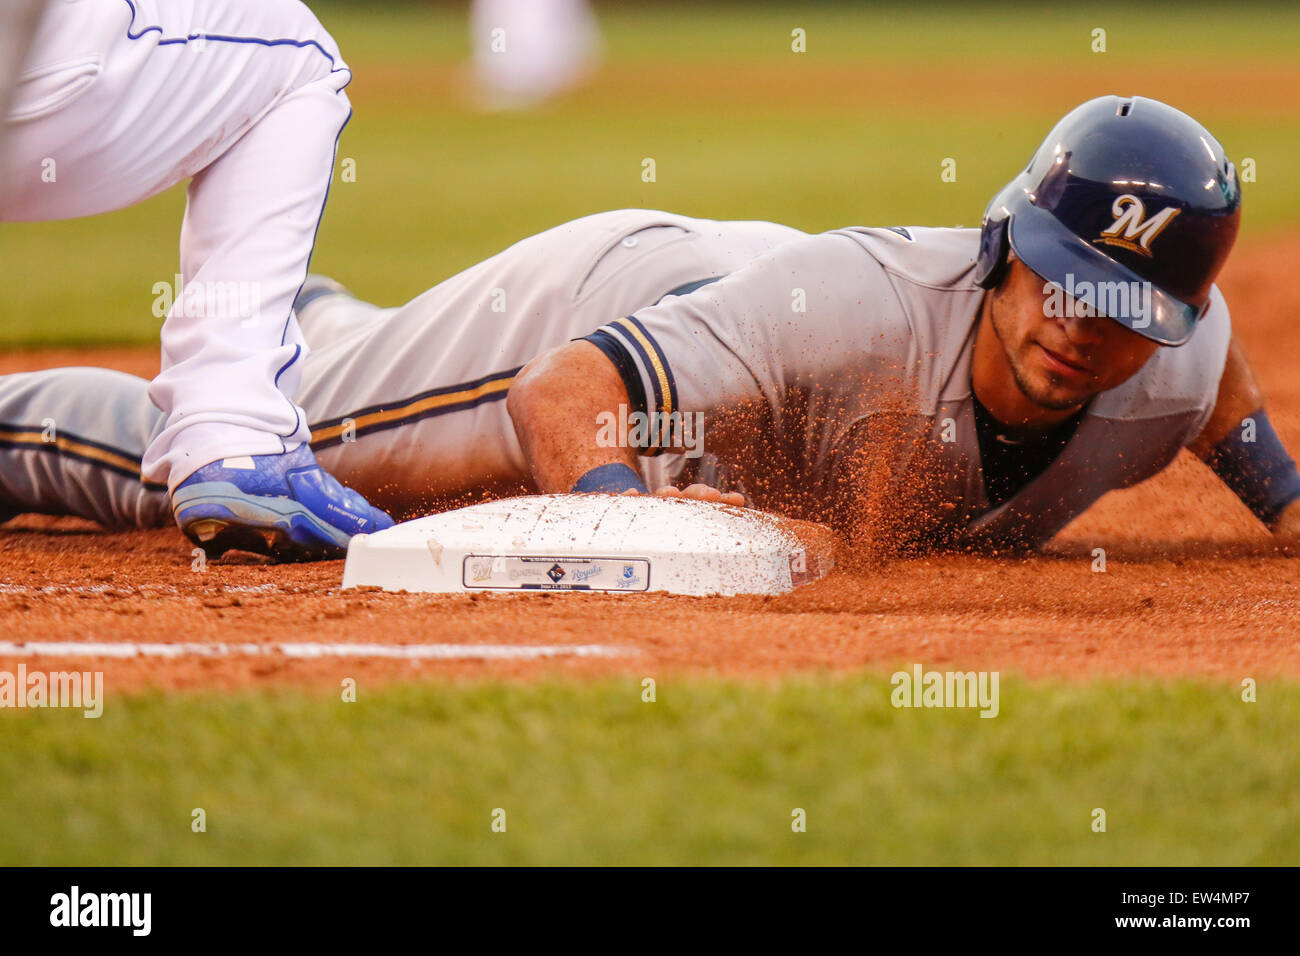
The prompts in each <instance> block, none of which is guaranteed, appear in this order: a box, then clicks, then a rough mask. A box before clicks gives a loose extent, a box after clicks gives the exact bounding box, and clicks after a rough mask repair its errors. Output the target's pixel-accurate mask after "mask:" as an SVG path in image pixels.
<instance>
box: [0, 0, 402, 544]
mask: <svg viewBox="0 0 1300 956" xmlns="http://www.w3.org/2000/svg"><path fill="white" fill-rule="evenodd" d="M65 8H66V9H65ZM31 59H32V60H34V61H39V63H42V64H44V65H45V66H44V68H42V69H39V70H37V71H36V73H32V71H31V70H29V71H28V73H29V74H32V77H31V82H29V83H27V84H26V85H25V88H20V89H19V91H18V96H17V97H16V102H15V110H14V112H13V113H11V115H10V117H9V130H10V132H11V134H12V146H13V148H14V154H15V155H14V172H15V174H16V175H15V177H13V179H12V180H11V181H9V182H6V183H4V184H0V185H3V187H4V188H3V190H2V191H0V218H8V219H49V218H61V217H69V216H79V215H90V214H93V213H97V212H103V211H106V210H108V209H112V208H118V207H121V206H125V205H129V204H130V203H132V202H135V201H139V200H141V199H145V198H148V196H151V195H153V194H155V193H157V192H160V191H162V190H163V189H165V188H167V187H168V186H171V185H173V184H174V183H176V182H179V181H183V180H184V179H186V178H189V177H190V176H193V180H192V182H191V185H190V190H189V203H188V206H187V210H186V216H185V222H184V225H183V228H182V235H181V273H182V278H183V281H184V291H183V294H182V295H181V296H180V297H179V298H178V300H177V301H176V302H175V304H174V305H173V306H172V309H171V310H170V312H169V314H168V317H167V321H166V323H165V324H164V327H163V332H162V344H163V361H162V371H161V373H160V375H159V376H158V378H157V379H156V380H155V381H154V383H153V385H152V387H151V389H150V397H151V398H152V399H153V400H154V401H155V402H156V403H157V404H158V406H159V407H160V408H162V409H163V410H164V412H165V413H166V421H165V423H164V427H163V429H162V430H161V431H160V432H159V433H158V434H157V435H156V436H155V437H154V439H153V441H152V443H151V444H150V446H149V448H148V449H147V450H146V452H145V456H144V461H143V473H144V475H145V476H146V478H148V479H149V480H152V481H158V482H165V483H166V484H167V486H168V488H169V489H170V490H171V492H172V495H173V504H174V508H175V515H176V520H177V522H178V523H179V524H180V526H181V528H182V530H184V531H185V532H186V534H188V535H189V536H190V537H191V538H193V539H195V540H196V541H199V543H201V544H203V545H204V547H205V548H207V549H208V550H209V552H210V553H214V554H215V553H220V552H221V551H222V550H225V548H227V547H253V548H254V549H255V550H261V551H264V552H267V553H274V554H276V555H279V556H283V557H308V558H314V557H326V556H335V555H340V554H341V553H342V551H343V548H344V547H345V546H346V543H347V540H348V538H349V537H350V536H351V535H352V534H354V533H356V532H357V531H358V530H375V529H377V528H381V527H384V526H386V525H387V524H388V523H390V522H389V519H388V518H387V516H386V515H384V514H382V512H378V511H376V510H375V509H373V508H371V507H370V506H369V505H368V504H367V503H366V502H365V501H364V500H363V499H361V498H360V496H358V495H356V494H355V493H353V492H349V491H347V490H346V489H344V488H342V487H341V486H339V485H338V483H337V482H335V481H334V479H332V478H331V477H330V476H328V475H326V474H325V473H324V472H322V471H321V470H320V468H319V467H318V466H317V465H316V463H315V460H314V458H313V457H312V454H311V451H310V449H309V448H308V446H307V445H306V442H307V440H308V438H309V431H308V428H307V423H306V418H305V416H304V415H303V412H302V410H301V409H300V408H299V407H298V406H297V405H296V404H295V403H294V401H293V400H292V396H293V393H294V391H295V390H296V388H297V385H298V381H299V378H300V376H301V374H302V361H303V359H304V358H305V355H306V345H305V342H304V341H303V338H302V336H301V333H300V331H299V329H298V327H297V323H296V321H295V319H294V317H293V313H292V308H291V307H292V303H293V299H294V296H295V294H296V293H297V291H298V288H299V286H300V285H301V284H302V281H303V278H304V277H305V275H306V272H307V263H308V260H309V259H310V255H311V250H312V246H313V243H314V241H315V234H316V229H317V226H318V224H319V221H320V216H321V213H322V210H323V207H324V203H325V199H326V196H327V195H328V192H329V184H330V180H331V178H332V174H333V164H334V155H335V149H336V144H337V140H338V136H339V134H340V132H341V130H342V127H343V126H344V124H345V123H346V122H347V118H348V116H349V115H350V108H349V106H348V102H347V99H346V97H345V96H344V95H343V93H342V89H343V87H344V86H345V85H346V84H347V82H348V80H349V79H350V76H351V74H350V73H349V72H348V69H347V67H346V65H345V64H344V63H343V61H342V58H341V57H340V56H339V54H338V50H337V47H336V46H335V44H334V42H333V40H332V39H331V38H330V37H329V35H328V34H327V33H326V32H325V31H324V29H323V28H322V27H321V26H320V24H319V23H318V22H317V21H316V19H315V17H314V16H313V15H312V14H311V12H310V11H309V10H307V8H306V7H305V6H303V5H302V4H301V3H298V2H296V0H214V2H211V3H198V2H196V0H175V2H172V3H168V4H166V5H160V4H155V3H152V2H149V0H138V2H136V3H134V4H127V3H125V2H122V0H83V2H81V3H79V4H77V5H76V6H75V7H72V6H70V5H63V4H58V5H55V6H54V7H52V8H51V13H50V15H49V16H47V17H46V19H45V21H44V22H43V23H42V25H41V29H40V31H39V32H38V37H37V43H36V44H35V47H34V52H33V57H32V58H31ZM104 117H112V119H113V122H112V123H106V122H105V120H104ZM231 462H234V464H230V463H231ZM249 462H251V465H250V464H248V463H249ZM204 469H207V470H206V471H204ZM182 485H184V486H185V489H184V492H183V493H182V487H181V486H182ZM259 542H260V546H259Z"/></svg>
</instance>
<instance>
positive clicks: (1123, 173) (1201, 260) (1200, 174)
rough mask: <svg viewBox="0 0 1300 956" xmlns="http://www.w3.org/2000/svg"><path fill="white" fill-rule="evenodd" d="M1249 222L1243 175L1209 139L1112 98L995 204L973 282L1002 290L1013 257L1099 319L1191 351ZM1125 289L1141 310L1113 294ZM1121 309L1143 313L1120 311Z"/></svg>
mask: <svg viewBox="0 0 1300 956" xmlns="http://www.w3.org/2000/svg"><path fill="white" fill-rule="evenodd" d="M1240 221H1241V187H1240V185H1239V184H1238V182H1237V171H1236V169H1235V168H1234V167H1233V165H1232V163H1231V162H1229V161H1228V158H1227V156H1225V155H1224V153H1223V147H1222V146H1220V145H1219V143H1218V141H1217V140H1215V138H1214V137H1213V136H1211V135H1210V134H1209V132H1208V131H1207V130H1206V129H1205V127H1203V126H1201V124H1200V123H1198V122H1196V120H1194V119H1192V118H1191V117H1190V116H1188V115H1187V114H1185V113H1181V112H1179V111H1178V110H1176V109H1174V108H1173V107H1172V106H1166V105H1165V104H1164V103H1161V102H1159V101H1157V100H1149V99H1145V98H1143V97H1140V96H1133V97H1119V96H1103V97H1099V98H1098V99H1095V100H1089V101H1088V102H1087V103H1084V104H1083V105H1082V106H1079V107H1077V108H1076V109H1074V110H1072V111H1071V112H1070V113H1069V114H1068V115H1067V116H1066V117H1065V118H1064V119H1062V120H1061V121H1060V122H1059V123H1057V124H1056V128H1055V129H1053V130H1052V132H1051V133H1049V134H1048V136H1047V139H1045V140H1044V141H1043V144H1042V145H1041V146H1039V147H1038V151H1037V152H1036V153H1035V154H1034V158H1033V159H1032V160H1030V162H1029V167H1028V168H1027V169H1026V170H1025V171H1024V172H1023V173H1021V174H1020V175H1019V176H1017V177H1016V178H1015V179H1014V180H1012V181H1011V182H1010V183H1009V184H1008V185H1007V187H1006V188H1005V189H1003V190H1002V191H1001V192H1000V193H998V194H997V196H995V197H994V198H993V201H992V202H991V203H989V206H988V209H987V210H985V213H984V224H983V232H982V234H981V236H980V251H979V260H978V262H977V264H976V274H975V278H976V281H978V282H979V284H980V285H982V286H984V287H985V288H992V287H993V286H995V285H997V283H998V281H999V280H1000V279H1001V277H1002V274H1003V272H1004V271H1005V269H1006V262H1007V249H1008V246H1009V247H1010V248H1011V249H1012V250H1013V251H1014V252H1015V254H1016V256H1017V257H1018V258H1019V259H1020V260H1021V261H1023V262H1024V263H1025V265H1027V266H1028V267H1029V268H1030V269H1032V270H1033V271H1034V272H1036V273H1037V274H1038V275H1039V276H1041V277H1042V278H1043V279H1045V280H1047V281H1048V282H1051V283H1054V284H1055V285H1057V286H1060V287H1061V288H1062V289H1064V290H1065V291H1067V292H1069V293H1070V294H1071V295H1073V296H1074V297H1075V298H1076V299H1078V300H1080V301H1083V302H1086V303H1087V304H1088V305H1090V306H1094V307H1095V308H1096V309H1097V311H1098V312H1100V313H1102V314H1105V315H1109V316H1110V317H1111V318H1113V319H1115V320H1116V321H1118V322H1120V323H1122V324H1123V325H1126V326H1128V327H1129V328H1131V329H1133V330H1134V331H1136V332H1138V333H1140V334H1141V335H1145V336H1146V337H1147V338H1149V339H1154V340H1155V341H1157V342H1160V343H1161V344H1163V345H1181V344H1182V343H1183V342H1186V341H1187V339H1188V338H1189V337H1190V336H1191V334H1192V331H1193V330H1194V329H1195V328H1196V322H1197V320H1198V319H1199V318H1201V316H1202V315H1204V313H1205V309H1206V308H1207V307H1208V302H1209V294H1210V285H1211V283H1213V282H1214V277H1215V276H1216V275H1217V274H1218V272H1219V269H1220V268H1221V267H1222V266H1223V262H1224V260H1225V259H1227V257H1228V252H1229V251H1230V250H1231V249H1232V243H1233V241H1234V240H1235V239H1236V237H1237V226H1238V225H1239V223H1240ZM1120 284H1122V285H1123V288H1124V289H1125V290H1127V289H1133V290H1140V291H1141V292H1142V298H1141V300H1137V299H1129V298H1128V297H1127V295H1126V296H1125V297H1123V298H1121V297H1120V296H1119V295H1118V294H1111V295H1107V294H1105V293H1106V292H1111V293H1116V290H1117V289H1119V286H1120ZM1108 301H1109V302H1110V303H1111V305H1110V306H1109V307H1108V306H1107V302H1108ZM1121 301H1122V302H1124V303H1129V304H1130V305H1132V304H1133V303H1136V302H1138V301H1141V305H1140V306H1133V307H1127V308H1126V307H1124V306H1120V307H1115V304H1116V303H1119V302H1121Z"/></svg>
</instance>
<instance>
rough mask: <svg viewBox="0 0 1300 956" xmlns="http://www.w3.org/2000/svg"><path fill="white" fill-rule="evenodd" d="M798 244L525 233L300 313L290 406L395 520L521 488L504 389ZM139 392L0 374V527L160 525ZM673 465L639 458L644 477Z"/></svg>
mask: <svg viewBox="0 0 1300 956" xmlns="http://www.w3.org/2000/svg"><path fill="white" fill-rule="evenodd" d="M804 236H805V233H802V232H800V231H798V230H796V229H791V228H790V227H788V226H782V225H778V224H776V223H770V222H718V221H713V220H707V219H693V218H690V217H686V216H677V215H673V214H672V213H666V212H659V211H655V210H643V209H630V210H617V211H613V212H605V213H598V214H596V215H592V216H587V217H584V218H582V219H577V220H574V221H572V222H568V223H565V224H564V225H561V226H557V227H555V228H554V229H549V230H547V231H545V232H542V233H539V234H538V235H535V236H531V237H529V238H526V239H524V240H522V241H520V242H518V243H516V244H514V245H513V246H511V247H509V248H508V249H506V250H504V251H503V252H501V253H499V254H497V255H495V256H492V257H491V258H490V259H487V260H485V261H483V262H481V263H479V264H477V265H475V266H472V267H471V268H469V269H467V270H465V271H464V272H461V273H459V274H457V275H455V276H452V277H451V278H449V279H447V280H446V281H444V282H441V283H439V284H438V285H436V286H434V287H433V288H431V289H429V290H428V291H427V292H425V293H424V294H422V295H420V296H418V297H416V298H415V299H413V300H411V301H410V302H408V303H407V304H406V305H404V306H401V307H400V308H396V309H380V308H377V307H375V306H372V305H369V304H367V303H362V302H358V301H357V300H355V299H353V298H351V297H349V296H334V297H327V298H326V299H324V300H322V301H321V303H320V307H319V308H317V307H313V308H310V309H304V310H303V312H302V314H301V315H300V316H299V319H300V324H301V327H302V331H303V335H304V337H305V338H306V340H307V344H308V345H309V346H310V349H311V352H310V354H309V355H308V357H307V360H306V363H305V365H304V368H303V378H302V384H301V386H300V388H299V390H298V392H297V393H296V395H295V398H296V400H297V401H298V402H299V403H300V404H301V406H302V407H303V409H304V410H305V411H306V413H307V416H308V421H309V422H310V423H311V430H312V447H313V448H314V449H315V451H316V454H317V457H318V458H319V459H320V461H321V464H322V465H324V467H325V468H326V469H328V470H329V471H330V472H332V473H333V474H334V475H335V476H337V477H338V478H339V479H340V480H341V481H343V482H344V483H345V484H348V485H351V486H352V487H354V488H356V489H358V490H359V491H361V492H362V493H363V494H365V495H366V497H367V498H369V499H370V500H371V501H372V502H374V503H375V504H376V505H378V506H380V507H384V508H387V509H389V510H391V511H392V512H393V513H394V514H395V515H398V516H402V517H412V516H414V515H416V514H419V513H422V512H425V511H428V510H432V509H436V508H444V507H448V506H451V505H455V504H459V503H466V502H468V501H471V500H481V499H482V498H484V497H487V496H491V495H503V494H520V493H526V492H528V491H529V490H531V489H532V485H531V477H530V472H529V468H528V465H527V462H526V461H525V460H524V456H523V453H522V451H521V450H520V447H519V443H518V441H517V439H516V438H515V432H514V427H513V425H512V424H511V421H510V417H509V415H508V413H507V411H506V403H505V401H504V399H505V397H506V392H507V390H508V388H509V386H510V382H511V380H512V379H513V378H514V375H515V373H516V372H517V371H518V370H519V368H520V367H521V366H523V365H524V364H525V363H526V362H528V361H529V360H530V359H532V358H534V357H536V356H537V355H539V354H540V353H542V352H544V351H546V350H548V349H550V348H554V347H556V346H559V345H563V344H564V343H565V342H567V341H569V340H571V339H574V338H577V337H579V336H582V335H585V334H586V333H588V332H590V331H591V330H592V329H594V328H596V327H597V326H599V325H600V324H601V323H603V322H605V321H607V320H609V319H610V318H614V317H617V316H621V315H626V314H627V313H629V312H633V311H635V310H637V309H640V308H643V307H644V306H647V305H650V304H653V303H654V302H657V301H658V300H660V299H661V298H663V297H664V296H665V295H666V294H668V293H670V292H672V291H673V290H676V289H680V288H682V287H685V286H689V285H690V284H693V283H695V282H697V281H698V280H701V279H708V278H713V277H716V276H720V275H725V274H726V273H728V272H732V271H734V270H736V269H738V268H740V267H741V266H743V265H744V264H745V263H746V262H749V261H750V260H751V259H753V258H754V257H755V256H757V255H760V254H762V253H764V252H767V251H769V250H771V249H773V248H775V247H776V246H778V245H780V244H781V243H782V242H785V241H788V240H790V239H796V238H802V237H804ZM146 385H147V383H145V382H143V381H142V380H141V379H137V378H135V377H134V376H129V375H123V374H121V373H118V372H110V371H107V370H102V369H59V370H52V371H46V372H30V373H22V374H18V375H9V376H3V377H0V516H2V515H3V513H4V511H5V510H6V509H7V510H9V511H11V512H12V511H39V512H49V513H55V514H79V515H83V516H85V517H88V518H91V519H93V520H96V521H99V522H100V523H102V524H105V525H108V526H115V527H118V526H127V527H131V526H148V525H157V524H164V523H166V522H168V521H170V509H169V506H168V502H167V498H166V494H165V489H162V488H161V486H159V485H157V484H154V483H145V484H142V483H141V481H140V477H139V459H140V454H141V453H142V452H143V450H144V448H145V447H146V445H147V443H148V442H149V440H150V439H151V438H152V436H153V435H154V434H155V433H156V430H157V428H159V427H161V425H160V415H159V414H158V412H157V410H156V409H155V408H154V407H153V406H152V405H151V404H150V402H149V399H148V396H147V395H146V393H145V387H146ZM681 464H682V461H681V458H680V457H678V458H677V459H673V458H672V457H670V456H665V457H664V458H661V459H653V460H652V459H647V460H646V463H645V473H646V478H647V481H649V482H650V483H652V484H664V483H668V482H670V481H671V480H672V477H673V474H674V472H675V471H676V470H678V469H679V468H680V467H681Z"/></svg>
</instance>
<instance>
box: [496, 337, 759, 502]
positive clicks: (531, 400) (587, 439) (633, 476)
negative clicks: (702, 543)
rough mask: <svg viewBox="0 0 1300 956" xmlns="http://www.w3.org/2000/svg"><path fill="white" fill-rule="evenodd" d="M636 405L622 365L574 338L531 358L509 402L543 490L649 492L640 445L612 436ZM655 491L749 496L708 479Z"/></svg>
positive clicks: (705, 496)
mask: <svg viewBox="0 0 1300 956" xmlns="http://www.w3.org/2000/svg"><path fill="white" fill-rule="evenodd" d="M630 405H632V402H631V400H630V399H629V397H628V389H627V386H626V385H625V384H624V379H623V376H622V375H621V374H620V372H619V369H618V368H617V366H616V365H615V364H614V362H613V361H611V360H610V359H609V358H608V357H607V356H606V354H605V352H603V351H602V350H601V349H600V348H598V347H597V346H596V345H593V344H592V343H591V342H588V341H585V340H578V341H576V342H570V343H568V344H567V345H562V346H560V347H559V348H556V349H552V350H551V351H549V352H544V353H543V354H542V355H540V356H538V357H537V358H535V359H533V361H531V362H529V363H528V364H527V365H525V366H524V367H523V369H522V370H521V371H520V372H519V374H518V375H517V376H516V377H515V380H514V382H512V383H511V385H510V393H509V395H508V396H507V397H506V407H507V409H508V411H509V412H510V418H511V420H512V421H513V422H514V426H515V434H516V436H518V438H519V444H520V445H521V446H522V448H523V452H524V456H525V458H526V459H527V460H528V463H529V466H530V467H531V469H532V473H533V481H534V482H535V483H536V485H537V488H538V490H540V491H542V492H544V493H552V492H567V491H574V492H593V491H604V492H614V493H626V494H644V493H645V492H646V491H647V489H646V487H645V485H644V483H643V482H642V481H641V475H640V473H639V472H638V471H637V468H636V463H637V449H635V448H633V447H630V443H629V442H627V441H625V440H624V441H621V442H618V443H616V442H611V441H610V440H609V439H610V437H611V434H613V435H614V436H615V437H617V433H615V432H613V430H612V427H618V425H617V423H620V422H624V421H626V414H622V415H620V413H619V410H620V408H621V409H622V410H623V411H624V413H626V410H627V409H628V408H629V406H630ZM611 423H612V427H611ZM655 494H657V495H661V496H665V497H678V496H683V495H684V496H686V497H690V498H700V499H703V500H710V501H724V502H726V503H727V504H735V505H740V504H743V503H744V498H743V497H742V496H740V495H735V494H728V495H724V494H722V493H720V492H718V491H717V490H715V489H713V488H709V487H708V486H706V485H691V486H690V487H688V488H686V489H685V490H684V491H679V490H678V489H677V488H672V487H668V488H660V489H657V490H656V491H655Z"/></svg>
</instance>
